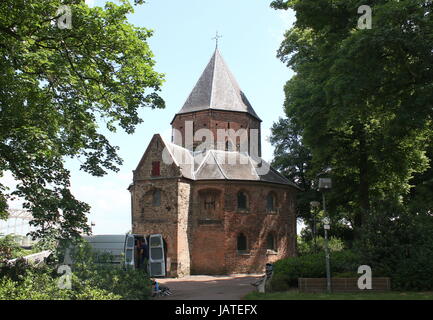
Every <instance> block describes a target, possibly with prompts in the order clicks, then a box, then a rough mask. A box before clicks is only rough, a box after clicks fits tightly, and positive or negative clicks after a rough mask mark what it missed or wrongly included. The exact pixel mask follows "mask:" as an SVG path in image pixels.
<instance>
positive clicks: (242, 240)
mask: <svg viewBox="0 0 433 320" xmlns="http://www.w3.org/2000/svg"><path fill="white" fill-rule="evenodd" d="M237 248H238V251H239V252H240V253H242V252H246V251H247V237H245V235H244V234H243V233H240V234H239V235H238V238H237Z"/></svg>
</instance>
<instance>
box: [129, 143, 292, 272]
mask: <svg viewBox="0 0 433 320" xmlns="http://www.w3.org/2000/svg"><path fill="white" fill-rule="evenodd" d="M160 144H161V141H160V142H159V145H160ZM157 145H158V143H157V140H152V142H151V144H150V146H149V149H148V151H150V152H148V153H147V155H146V157H147V158H145V159H144V160H143V161H142V162H141V167H140V166H139V167H138V168H137V171H136V172H140V174H139V175H138V174H135V177H136V178H137V179H136V180H135V181H134V184H133V186H132V187H131V188H130V191H131V193H132V222H133V233H136V234H146V235H147V234H152V233H160V234H162V235H163V237H164V239H165V240H166V243H167V248H168V251H167V256H168V257H169V258H170V261H171V265H170V275H172V276H184V275H188V274H227V273H252V272H262V271H263V270H264V267H265V264H266V263H268V262H274V261H276V260H279V259H281V258H284V257H288V256H292V255H294V254H295V239H296V216H295V202H294V197H295V189H294V188H293V187H291V186H286V185H278V184H272V183H264V182H251V181H247V182H245V181H226V180H222V181H221V180H217V181H190V180H187V179H182V178H179V177H176V176H174V175H175V174H176V173H177V172H176V170H173V168H171V167H170V166H168V167H167V168H166V169H163V168H164V166H163V165H161V173H162V172H166V175H167V177H163V176H161V177H151V175H150V174H148V172H150V170H151V163H152V162H154V161H157V160H158V158H159V157H160V156H161V153H162V150H161V146H160V147H159V148H157ZM149 163H150V164H149ZM138 178H139V179H138ZM155 190H160V202H159V203H157V204H154V203H153V200H154V198H153V192H154V191H155ZM239 191H242V192H244V194H245V195H246V197H247V208H246V209H238V208H237V205H238V203H237V194H238V192H239ZM269 193H272V194H273V195H274V197H275V207H274V210H271V211H270V210H269V209H267V196H268V194H269ZM240 233H242V234H243V235H244V236H245V237H246V241H247V248H246V249H247V250H246V251H245V252H239V251H238V250H237V240H238V239H237V237H238V236H239V234H240ZM270 234H272V236H273V238H274V243H275V248H274V250H268V249H267V246H268V243H267V239H268V236H269V235H270Z"/></svg>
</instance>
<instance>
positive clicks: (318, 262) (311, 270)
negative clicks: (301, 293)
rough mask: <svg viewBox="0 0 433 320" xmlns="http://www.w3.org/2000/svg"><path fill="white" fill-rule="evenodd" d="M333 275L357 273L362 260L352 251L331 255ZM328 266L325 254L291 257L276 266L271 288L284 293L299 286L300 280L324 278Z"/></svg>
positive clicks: (278, 262)
mask: <svg viewBox="0 0 433 320" xmlns="http://www.w3.org/2000/svg"><path fill="white" fill-rule="evenodd" d="M330 261H331V271H332V274H334V273H335V274H337V273H341V272H351V271H354V270H355V271H357V270H358V267H359V266H360V265H361V264H362V263H360V258H359V256H358V255H357V254H355V253H354V252H352V251H349V250H345V251H339V252H333V253H332V254H331V259H330ZM324 277H326V265H325V254H324V252H320V253H316V254H310V255H305V256H299V257H291V258H286V259H282V260H279V261H277V262H276V263H275V264H274V275H273V276H272V281H271V286H272V290H274V291H284V290H288V289H289V288H293V287H297V286H298V278H324Z"/></svg>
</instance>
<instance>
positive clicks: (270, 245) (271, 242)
mask: <svg viewBox="0 0 433 320" xmlns="http://www.w3.org/2000/svg"><path fill="white" fill-rule="evenodd" d="M276 248H277V246H276V242H275V236H274V234H273V233H272V232H270V233H269V234H268V236H267V237H266V249H267V250H272V251H276Z"/></svg>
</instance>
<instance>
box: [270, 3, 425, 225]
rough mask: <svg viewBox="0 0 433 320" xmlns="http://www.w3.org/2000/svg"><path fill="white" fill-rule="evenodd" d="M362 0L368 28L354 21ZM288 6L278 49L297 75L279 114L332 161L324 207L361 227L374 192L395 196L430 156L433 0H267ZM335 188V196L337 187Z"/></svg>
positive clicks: (325, 162)
mask: <svg viewBox="0 0 433 320" xmlns="http://www.w3.org/2000/svg"><path fill="white" fill-rule="evenodd" d="M360 5H370V6H371V7H372V8H373V28H372V29H364V30H359V29H357V20H358V18H359V17H360V16H359V15H358V14H357V10H358V7H359V6H360ZM272 6H273V7H274V8H277V9H288V8H291V9H293V10H295V11H296V17H297V21H296V23H295V25H294V27H293V28H292V29H290V30H288V31H287V33H286V34H285V40H284V41H283V43H282V44H281V47H280V49H279V51H278V56H279V58H280V59H281V60H282V61H283V62H286V63H287V65H288V66H289V67H291V68H292V69H293V70H294V71H295V72H296V75H295V76H294V77H293V78H292V79H290V80H289V81H288V82H287V84H286V86H285V93H286V101H285V111H286V115H287V117H288V118H289V119H291V120H292V121H295V122H296V123H297V124H298V125H299V127H300V130H301V132H302V139H303V142H304V143H305V145H306V146H307V147H308V148H309V149H310V150H311V155H312V167H314V168H316V169H317V170H320V168H323V167H331V168H332V172H333V173H332V175H333V179H334V186H335V187H334V190H333V193H332V194H333V195H331V197H330V207H329V208H330V209H331V211H334V212H335V211H340V212H345V215H346V218H347V219H348V221H349V222H350V224H351V225H352V227H353V228H354V229H355V231H356V230H358V231H359V230H360V229H361V227H362V225H363V222H364V221H365V219H366V217H367V216H368V215H369V212H370V207H371V205H372V203H373V202H375V201H380V200H383V199H388V200H389V201H391V202H393V201H401V199H402V197H403V196H405V195H407V194H408V192H409V190H410V188H411V179H412V178H413V176H414V175H415V174H416V173H421V172H423V171H425V170H426V169H427V168H428V166H429V159H428V158H427V156H426V149H427V146H428V141H429V139H430V137H431V135H432V129H431V125H432V115H433V112H432V110H433V109H432V103H431V101H433V90H432V88H433V70H432V68H431V65H432V63H433V52H432V50H431V48H432V47H433V36H432V35H433V19H432V14H433V13H432V9H433V4H432V1H425V0H417V1H413V0H411V1H384V0H383V1H362V3H361V2H360V1H357V0H338V1H334V0H332V1H331V0H303V1H299V0H292V1H282V0H278V1H274V2H273V3H272ZM336 195H338V197H336Z"/></svg>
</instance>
